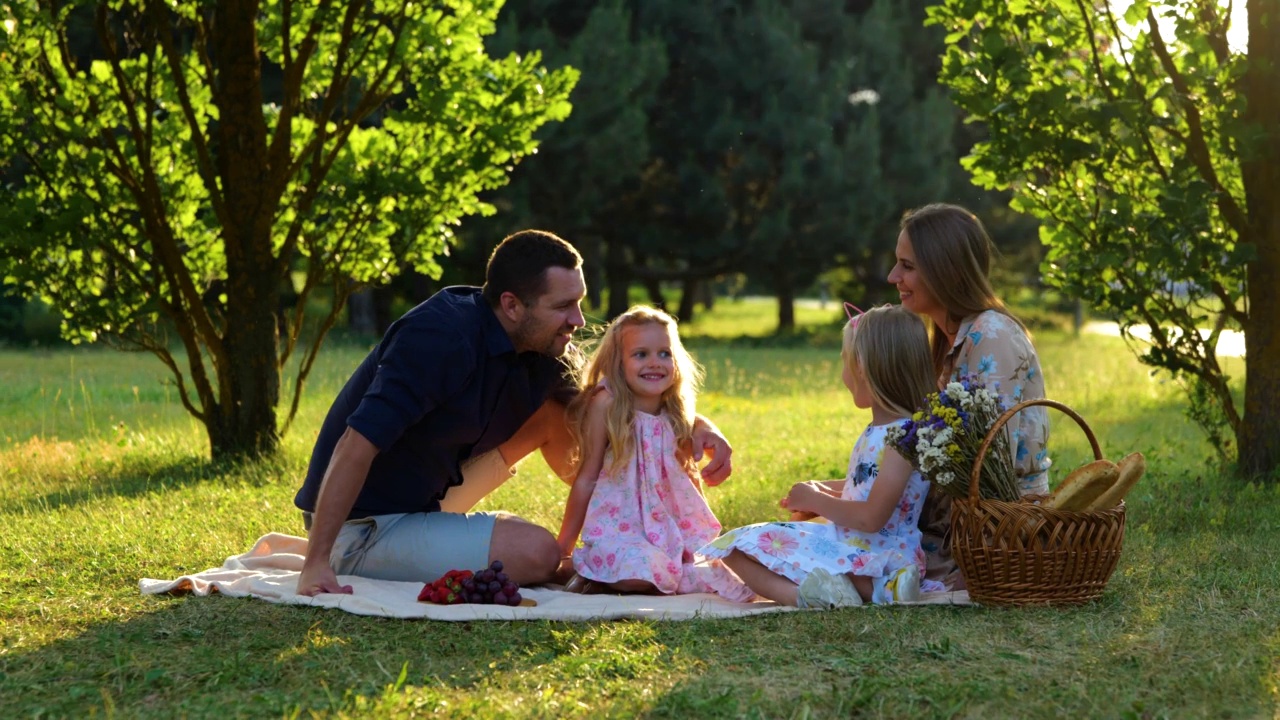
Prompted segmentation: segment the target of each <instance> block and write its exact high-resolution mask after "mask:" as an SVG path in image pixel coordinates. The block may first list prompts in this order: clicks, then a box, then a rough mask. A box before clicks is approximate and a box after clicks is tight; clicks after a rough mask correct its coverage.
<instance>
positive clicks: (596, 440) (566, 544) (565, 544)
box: [556, 389, 613, 556]
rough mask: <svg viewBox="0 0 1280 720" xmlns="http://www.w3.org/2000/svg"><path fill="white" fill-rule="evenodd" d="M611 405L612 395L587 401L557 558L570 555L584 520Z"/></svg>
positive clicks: (601, 392)
mask: <svg viewBox="0 0 1280 720" xmlns="http://www.w3.org/2000/svg"><path fill="white" fill-rule="evenodd" d="M612 403H613V393H611V392H609V391H608V390H604V389H602V390H599V391H597V392H596V394H595V396H594V397H592V398H591V400H590V405H588V406H587V417H586V419H585V420H584V421H583V427H582V447H581V448H579V451H580V453H581V456H582V464H581V465H580V466H579V467H578V476H577V477H576V478H574V481H573V487H572V488H571V489H570V490H569V500H568V502H566V503H565V507H564V519H563V520H562V521H561V522H560V535H559V536H558V538H557V540H556V541H557V542H558V543H559V544H560V554H561V556H565V555H569V554H570V553H572V552H573V547H574V546H575V545H577V544H578V536H579V535H580V534H581V533H582V523H583V521H584V520H585V519H586V516H587V505H588V504H590V502H591V494H592V493H593V492H595V489H596V480H597V479H598V478H599V477H600V470H601V468H603V467H604V449H605V445H606V439H607V434H606V431H605V416H606V415H607V414H608V411H609V406H610V405H611V404H612Z"/></svg>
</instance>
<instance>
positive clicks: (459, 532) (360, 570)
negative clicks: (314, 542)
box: [329, 512, 498, 583]
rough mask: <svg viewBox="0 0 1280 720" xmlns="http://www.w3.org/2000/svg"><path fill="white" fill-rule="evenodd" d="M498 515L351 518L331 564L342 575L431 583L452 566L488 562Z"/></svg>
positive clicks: (461, 567) (471, 567)
mask: <svg viewBox="0 0 1280 720" xmlns="http://www.w3.org/2000/svg"><path fill="white" fill-rule="evenodd" d="M497 518H498V515H497V513H488V512H477V513H468V514H465V515H464V514H461V513H447V512H433V513H422V512H415V513H398V514H394V515H375V516H373V517H367V518H361V519H359V520H348V521H347V522H345V523H343V525H342V529H341V530H340V531H338V537H337V539H336V540H335V541H334V543H333V551H332V552H331V553H330V554H329V564H330V565H332V566H333V570H334V572H336V573H337V574H339V575H356V576H359V577H366V578H373V579H376V580H399V581H401V582H422V583H425V582H430V581H432V580H435V579H436V578H438V577H440V576H441V575H444V574H445V573H446V572H448V571H450V570H480V569H481V568H484V567H486V566H488V564H489V542H490V540H492V539H493V526H494V522H495V521H496V520H497Z"/></svg>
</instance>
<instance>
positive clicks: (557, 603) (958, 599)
mask: <svg viewBox="0 0 1280 720" xmlns="http://www.w3.org/2000/svg"><path fill="white" fill-rule="evenodd" d="M306 551H307V540H306V538H301V537H296V536H293V535H283V534H280V533H269V534H267V535H263V536H262V537H261V538H259V539H258V541H257V542H256V543H254V545H253V548H252V549H250V550H249V551H248V552H246V553H243V554H241V555H233V556H231V557H229V558H227V561H226V562H224V563H223V564H222V567H216V568H210V569H208V570H205V571H204V572H201V573H196V574H193V575H183V576H182V577H179V578H177V579H176V580H156V579H152V578H143V579H142V580H141V581H139V583H138V587H139V589H140V590H141V591H142V594H143V595H160V594H170V595H180V594H187V593H191V594H194V595H197V596H203V595H211V594H213V593H215V592H217V593H221V594H223V595H226V596H228V597H253V598H258V599H260V600H266V601H267V602H273V603H280V604H284V605H309V606H313V607H324V608H337V609H338V610H345V611H347V612H349V613H354V614H356V615H373V616H379V617H393V618H425V619H429V620H448V621H466V620H567V621H585V620H613V619H619V618H640V619H654V620H690V619H693V618H725V617H743V616H747V615H760V614H763V613H771V612H788V611H794V610H795V608H792V607H787V606H784V605H779V604H778V603H775V602H771V601H767V600H763V601H758V602H751V603H735V602H730V601H728V600H725V599H723V598H721V597H719V596H717V595H711V594H694V595H579V594H576V593H569V592H564V591H563V590H561V589H559V588H558V587H557V586H549V587H533V588H521V590H520V594H521V595H522V596H523V597H526V598H529V599H531V600H533V601H535V602H536V603H537V605H535V606H533V607H506V606H500V605H478V604H471V603H465V604H461V605H434V604H432V603H426V602H419V601H418V592H419V591H420V590H422V583H415V582H395V581H391V580H370V579H368V578H362V577H355V576H352V575H342V576H339V578H338V579H339V580H340V581H341V582H342V584H344V585H351V586H352V589H353V590H354V591H355V592H354V593H353V594H351V595H336V594H322V595H318V596H316V597H308V596H305V595H298V594H297V593H296V592H294V590H295V588H296V586H297V583H298V573H299V571H301V569H302V561H303V557H304V556H305V554H306ZM913 604H919V605H968V604H971V603H970V602H969V597H968V594H967V593H965V592H964V591H959V592H949V593H928V594H926V595H924V597H922V598H921V600H920V601H919V602H918V603H913Z"/></svg>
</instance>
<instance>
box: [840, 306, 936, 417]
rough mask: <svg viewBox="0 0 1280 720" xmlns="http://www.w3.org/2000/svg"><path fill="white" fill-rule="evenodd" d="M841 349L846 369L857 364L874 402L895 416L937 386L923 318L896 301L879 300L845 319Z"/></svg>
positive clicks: (911, 409) (911, 410)
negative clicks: (893, 303)
mask: <svg viewBox="0 0 1280 720" xmlns="http://www.w3.org/2000/svg"><path fill="white" fill-rule="evenodd" d="M841 355H842V356H843V358H844V362H845V365H846V367H848V368H849V371H850V372H853V373H856V372H857V371H858V368H861V369H862V375H863V377H865V378H866V379H867V385H868V386H869V387H870V389H871V396H872V398H873V399H874V400H875V402H876V403H877V404H879V405H880V406H881V407H883V408H885V409H886V410H889V411H891V412H893V413H894V414H896V415H899V416H901V417H910V416H911V414H912V413H914V412H915V411H916V409H918V408H919V407H920V406H921V405H923V403H924V399H925V396H927V395H928V394H929V393H932V392H935V391H937V389H938V387H937V378H938V376H937V373H935V372H934V369H933V357H932V356H931V354H930V352H929V333H928V332H927V331H926V330H925V325H924V320H923V319H921V318H920V316H919V315H916V314H915V313H913V312H911V311H910V310H907V309H906V308H904V307H902V306H900V305H881V306H880V307H877V308H872V309H870V310H868V311H866V312H865V313H862V314H861V315H859V316H857V317H855V318H853V319H852V320H850V321H849V322H848V323H846V324H845V326H844V345H843V348H842V350H841ZM854 363H856V365H855V364H854Z"/></svg>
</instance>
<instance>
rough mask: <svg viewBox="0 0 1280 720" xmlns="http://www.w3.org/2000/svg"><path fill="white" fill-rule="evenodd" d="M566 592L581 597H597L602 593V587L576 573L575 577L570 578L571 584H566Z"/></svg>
mask: <svg viewBox="0 0 1280 720" xmlns="http://www.w3.org/2000/svg"><path fill="white" fill-rule="evenodd" d="M564 591H565V592H571V593H578V594H580V595H597V594H599V593H600V586H599V585H597V584H596V582H595V581H594V580H588V579H587V578H584V577H582V576H581V575H579V574H577V573H574V574H573V577H571V578H569V582H567V583H565V584H564Z"/></svg>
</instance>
